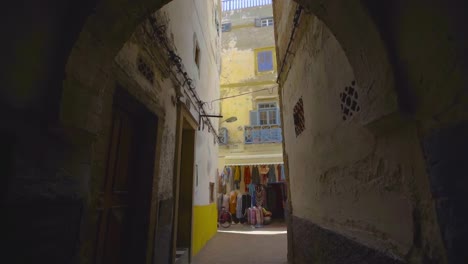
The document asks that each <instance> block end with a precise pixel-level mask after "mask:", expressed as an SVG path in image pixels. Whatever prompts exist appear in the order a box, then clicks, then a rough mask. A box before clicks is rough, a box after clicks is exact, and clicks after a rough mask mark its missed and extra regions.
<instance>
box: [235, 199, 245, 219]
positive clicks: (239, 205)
mask: <svg viewBox="0 0 468 264" xmlns="http://www.w3.org/2000/svg"><path fill="white" fill-rule="evenodd" d="M243 216H244V214H243V213H242V194H240V193H238V194H237V204H236V217H237V219H241V218H242V217H243Z"/></svg>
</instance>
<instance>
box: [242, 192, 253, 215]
mask: <svg viewBox="0 0 468 264" xmlns="http://www.w3.org/2000/svg"><path fill="white" fill-rule="evenodd" d="M251 197H252V196H250V194H243V195H242V215H245V212H246V211H247V208H249V207H250V206H252V205H251V203H252V199H251Z"/></svg>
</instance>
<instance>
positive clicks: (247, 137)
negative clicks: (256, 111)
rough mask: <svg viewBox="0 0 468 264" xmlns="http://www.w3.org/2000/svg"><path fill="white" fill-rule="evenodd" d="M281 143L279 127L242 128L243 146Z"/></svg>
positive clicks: (281, 137)
mask: <svg viewBox="0 0 468 264" xmlns="http://www.w3.org/2000/svg"><path fill="white" fill-rule="evenodd" d="M282 141H283V136H282V134H281V126H278V125H263V126H244V143H245V144H264V143H280V142H282Z"/></svg>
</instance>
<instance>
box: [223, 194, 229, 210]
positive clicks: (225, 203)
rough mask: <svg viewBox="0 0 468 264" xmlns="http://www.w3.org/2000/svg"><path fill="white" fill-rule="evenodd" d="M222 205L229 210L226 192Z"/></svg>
mask: <svg viewBox="0 0 468 264" xmlns="http://www.w3.org/2000/svg"><path fill="white" fill-rule="evenodd" d="M223 207H224V208H225V209H226V210H229V195H227V194H225V195H223Z"/></svg>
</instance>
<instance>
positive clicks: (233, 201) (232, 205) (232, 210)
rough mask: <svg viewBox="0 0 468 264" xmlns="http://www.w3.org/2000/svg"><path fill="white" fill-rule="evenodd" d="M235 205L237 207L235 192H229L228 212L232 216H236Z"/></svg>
mask: <svg viewBox="0 0 468 264" xmlns="http://www.w3.org/2000/svg"><path fill="white" fill-rule="evenodd" d="M236 205H237V193H236V192H235V191H231V193H230V194H229V212H230V213H231V214H232V215H235V214H236V209H237V208H236Z"/></svg>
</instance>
